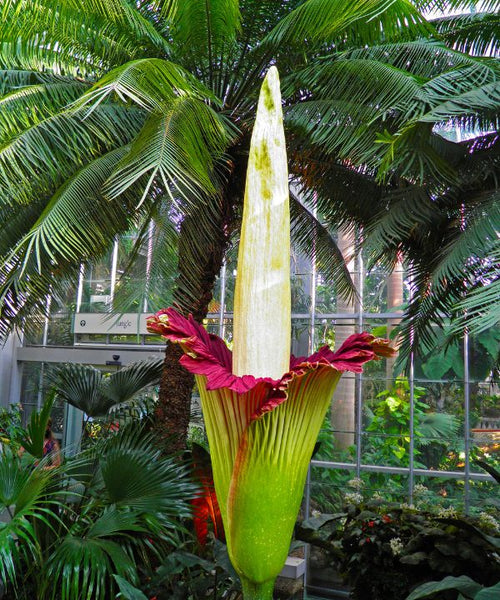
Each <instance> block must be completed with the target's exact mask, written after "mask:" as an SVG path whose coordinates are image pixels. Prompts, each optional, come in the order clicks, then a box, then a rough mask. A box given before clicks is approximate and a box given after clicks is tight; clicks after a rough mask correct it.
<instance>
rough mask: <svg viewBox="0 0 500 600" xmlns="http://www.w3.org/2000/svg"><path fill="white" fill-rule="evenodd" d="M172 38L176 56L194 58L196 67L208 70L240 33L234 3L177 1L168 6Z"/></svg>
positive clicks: (217, 0)
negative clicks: (205, 65) (206, 62)
mask: <svg viewBox="0 0 500 600" xmlns="http://www.w3.org/2000/svg"><path fill="white" fill-rule="evenodd" d="M170 6H171V11H172V16H171V18H170V22H171V27H172V37H173V38H174V40H175V45H176V46H178V47H179V49H178V53H179V55H180V56H182V55H186V54H187V55H190V56H191V57H193V58H194V57H196V60H197V61H198V65H199V67H200V68H201V69H202V68H203V63H204V62H205V61H208V68H209V69H210V68H212V67H213V65H214V63H215V61H216V60H218V59H219V57H220V56H221V53H223V52H224V49H225V48H226V47H227V46H229V45H231V44H232V42H233V41H234V40H235V38H236V35H237V33H238V31H239V29H240V21H241V15H240V8H239V2H238V1H237V0H181V1H179V0H177V1H174V2H171V3H170Z"/></svg>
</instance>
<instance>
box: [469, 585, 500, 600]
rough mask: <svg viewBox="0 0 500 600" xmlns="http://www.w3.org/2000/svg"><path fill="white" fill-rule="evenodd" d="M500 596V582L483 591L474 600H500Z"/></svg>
mask: <svg viewBox="0 0 500 600" xmlns="http://www.w3.org/2000/svg"><path fill="white" fill-rule="evenodd" d="M499 596H500V582H499V583H497V584H495V585H493V586H491V587H487V588H484V589H482V590H481V591H480V592H479V593H478V594H476V596H474V600H498V598H499Z"/></svg>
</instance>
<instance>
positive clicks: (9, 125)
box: [0, 81, 86, 142]
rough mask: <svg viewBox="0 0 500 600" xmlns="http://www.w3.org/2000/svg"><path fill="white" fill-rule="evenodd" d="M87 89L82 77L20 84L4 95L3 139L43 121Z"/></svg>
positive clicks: (1, 111) (0, 130)
mask: <svg viewBox="0 0 500 600" xmlns="http://www.w3.org/2000/svg"><path fill="white" fill-rule="evenodd" d="M85 89H86V86H85V85H84V84H82V83H81V82H79V81H76V82H75V81H65V82H62V81H59V82H55V83H50V84H37V85H30V86H26V87H20V88H18V89H16V90H15V91H11V92H9V93H8V94H6V95H5V96H3V97H1V98H0V142H1V141H8V140H9V138H10V137H13V136H14V135H16V134H17V133H20V132H22V131H23V130H24V129H26V128H28V127H30V126H31V125H34V124H36V123H40V122H41V121H43V120H44V119H46V118H47V117H50V116H52V115H53V114H54V113H55V112H57V111H59V110H61V109H63V108H64V107H65V106H66V105H67V104H69V103H70V102H74V101H75V100H76V99H77V98H78V97H79V96H80V95H81V94H82V93H83V92H84V91H85Z"/></svg>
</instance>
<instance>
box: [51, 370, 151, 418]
mask: <svg viewBox="0 0 500 600" xmlns="http://www.w3.org/2000/svg"><path fill="white" fill-rule="evenodd" d="M162 366H163V365H162V360H161V359H155V360H144V361H139V362H136V363H132V364H130V365H127V366H126V367H124V368H123V369H120V370H119V371H116V372H115V373H103V372H102V371H100V370H99V369H96V368H95V367H92V366H91V365H79V364H66V365H63V366H62V367H59V368H57V369H54V370H52V371H51V372H50V374H49V378H50V381H51V382H52V383H53V384H54V389H55V392H56V396H57V397H58V398H60V399H61V400H64V401H66V402H68V404H71V405H72V406H74V407H75V408H78V409H80V410H81V411H83V412H84V413H85V414H86V415H88V416H89V417H104V416H106V415H107V414H108V413H109V411H110V409H112V408H113V407H116V406H118V405H120V404H123V403H126V402H129V401H131V400H132V399H133V398H135V397H136V396H137V395H138V394H139V393H140V392H142V391H144V390H146V389H147V388H149V387H151V386H154V385H158V383H159V382H160V376H161V371H162Z"/></svg>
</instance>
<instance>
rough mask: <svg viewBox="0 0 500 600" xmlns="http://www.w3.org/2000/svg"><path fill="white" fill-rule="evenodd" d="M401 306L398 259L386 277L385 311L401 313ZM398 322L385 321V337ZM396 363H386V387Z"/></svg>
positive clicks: (401, 264)
mask: <svg viewBox="0 0 500 600" xmlns="http://www.w3.org/2000/svg"><path fill="white" fill-rule="evenodd" d="M402 304H403V263H402V260H401V259H399V258H398V260H397V262H396V264H395V266H394V269H393V271H392V273H391V274H390V275H389V276H388V277H387V311H388V312H396V311H397V312H402V311H401V305H402ZM399 322H400V319H389V320H388V321H387V337H389V335H390V333H391V331H392V330H393V329H394V327H396V326H397V325H398V324H399ZM395 363H396V357H392V358H388V359H387V361H386V367H385V369H386V377H387V387H388V388H389V387H391V386H392V380H393V379H394V377H395V376H397V373H394V372H393V371H394V364H395Z"/></svg>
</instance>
